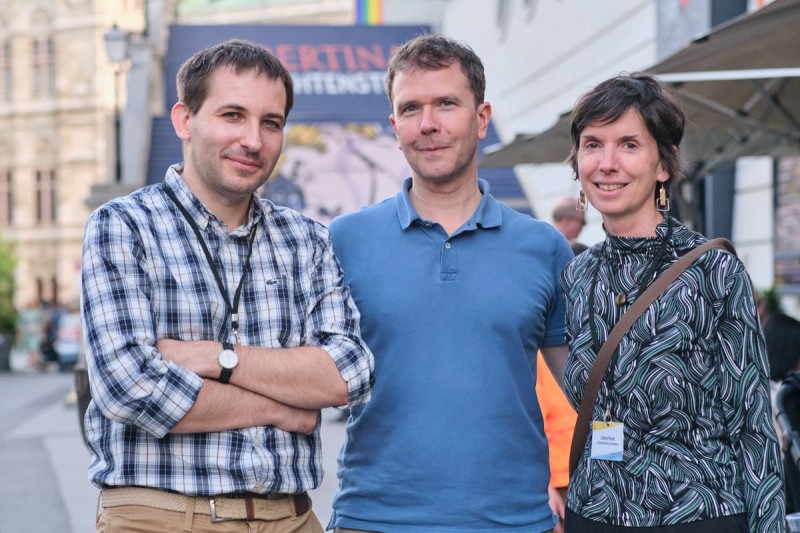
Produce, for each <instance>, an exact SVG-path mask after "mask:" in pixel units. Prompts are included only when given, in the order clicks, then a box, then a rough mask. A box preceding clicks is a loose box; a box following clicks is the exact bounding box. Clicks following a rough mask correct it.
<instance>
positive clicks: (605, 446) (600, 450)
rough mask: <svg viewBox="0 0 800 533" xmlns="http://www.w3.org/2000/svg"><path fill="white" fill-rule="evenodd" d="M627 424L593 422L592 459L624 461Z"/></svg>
mask: <svg viewBox="0 0 800 533" xmlns="http://www.w3.org/2000/svg"><path fill="white" fill-rule="evenodd" d="M624 450H625V425H624V424H623V423H622V422H602V421H599V420H598V421H595V422H592V456H591V457H592V459H601V460H603V461H622V452H623V451H624Z"/></svg>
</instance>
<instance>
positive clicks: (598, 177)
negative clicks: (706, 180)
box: [577, 108, 669, 237]
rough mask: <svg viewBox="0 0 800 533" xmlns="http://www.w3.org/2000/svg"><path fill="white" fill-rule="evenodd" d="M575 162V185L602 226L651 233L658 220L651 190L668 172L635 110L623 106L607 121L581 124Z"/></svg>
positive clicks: (616, 230)
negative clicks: (576, 171) (614, 118)
mask: <svg viewBox="0 0 800 533" xmlns="http://www.w3.org/2000/svg"><path fill="white" fill-rule="evenodd" d="M577 163H578V178H579V179H580V183H581V188H582V189H583V191H584V193H585V194H586V197H587V198H588V200H589V202H590V203H591V204H592V206H594V208H595V209H597V210H598V211H599V212H600V214H601V215H602V216H603V223H604V224H605V226H606V230H607V231H609V232H610V233H612V234H614V235H619V236H629V237H646V236H652V235H655V227H656V225H658V223H659V222H660V221H661V219H662V216H661V214H660V213H659V212H658V209H657V208H656V204H655V189H656V185H657V183H658V182H662V183H663V182H665V181H667V180H668V179H669V174H668V173H667V171H666V170H665V168H664V165H663V164H662V162H661V158H660V155H659V151H658V144H657V143H656V140H655V139H654V138H653V136H652V135H651V134H650V132H649V131H648V130H647V127H646V126H645V123H644V121H643V120H642V117H641V116H640V115H639V112H638V111H636V110H635V109H633V108H629V109H628V110H627V111H625V113H623V114H622V115H621V116H620V117H619V118H618V119H617V120H615V121H613V122H610V123H608V124H589V125H588V126H586V128H584V130H583V131H582V132H581V134H580V145H579V148H578V154H577Z"/></svg>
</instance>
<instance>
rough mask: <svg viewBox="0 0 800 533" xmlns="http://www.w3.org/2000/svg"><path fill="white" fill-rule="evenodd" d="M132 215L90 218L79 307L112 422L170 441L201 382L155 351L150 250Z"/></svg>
mask: <svg viewBox="0 0 800 533" xmlns="http://www.w3.org/2000/svg"><path fill="white" fill-rule="evenodd" d="M138 235H139V234H138V232H137V231H136V224H135V223H134V221H133V219H131V218H130V217H129V216H128V215H125V214H123V213H120V212H116V211H114V210H113V208H111V207H104V208H101V209H99V210H98V211H96V212H95V213H93V214H92V216H91V218H90V220H89V223H88V225H87V227H86V232H85V235H84V243H83V260H82V294H81V296H82V297H81V307H82V313H83V320H84V337H85V338H84V340H85V344H86V356H87V366H88V370H89V380H90V385H91V391H92V399H93V402H94V403H95V405H96V406H97V407H98V409H99V410H100V412H101V413H102V414H103V416H105V417H106V418H108V419H109V420H112V421H114V422H118V423H122V424H128V425H134V426H137V427H139V428H141V429H142V430H144V431H146V432H148V433H149V434H151V435H153V436H155V437H162V436H164V435H166V434H167V433H168V432H169V431H170V430H171V429H172V428H173V427H174V426H175V424H177V423H178V421H179V420H180V419H181V418H183V416H184V415H185V414H186V412H187V411H188V410H189V409H190V408H191V407H192V405H193V404H194V401H195V399H196V397H197V394H198V392H199V391H200V388H201V386H202V384H203V380H202V378H200V377H199V376H197V375H196V374H194V373H192V372H190V371H188V370H186V369H184V368H182V367H180V366H178V365H175V364H171V363H167V362H165V361H163V360H162V359H161V356H160V354H159V353H158V352H157V350H156V348H155V344H156V340H157V337H156V332H155V318H154V311H153V301H152V300H153V298H154V295H153V287H152V284H151V280H150V279H149V275H148V262H147V254H146V247H145V246H144V245H143V243H142V242H141V239H140V238H139V236H138Z"/></svg>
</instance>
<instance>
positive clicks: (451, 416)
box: [329, 178, 572, 533]
mask: <svg viewBox="0 0 800 533" xmlns="http://www.w3.org/2000/svg"><path fill="white" fill-rule="evenodd" d="M479 186H480V189H481V192H482V193H483V198H482V200H481V202H480V205H479V206H478V208H477V210H476V211H475V214H474V215H473V216H472V217H471V218H470V219H469V220H468V221H467V222H466V223H465V224H464V225H463V226H462V227H461V228H460V229H458V230H457V231H456V232H454V233H453V234H452V235H450V236H448V235H447V234H446V232H445V231H444V229H443V228H442V227H441V226H439V225H438V224H436V223H433V222H429V221H425V220H423V219H421V218H420V217H419V216H418V215H417V213H416V212H415V211H414V208H413V206H412V205H411V201H410V198H409V196H408V190H409V188H410V187H411V179H410V178H409V179H407V180H406V181H405V183H404V186H403V190H402V191H401V192H400V193H399V194H398V195H397V196H396V197H395V198H393V199H389V200H385V201H384V202H382V203H379V204H377V205H375V206H372V207H368V208H365V209H362V210H360V211H359V212H357V213H353V214H350V215H346V216H343V217H340V218H337V219H336V220H334V221H333V222H332V223H331V228H330V229H331V233H332V235H333V239H334V247H335V250H336V254H337V256H338V257H339V260H340V261H341V264H342V267H343V270H344V275H345V281H346V283H347V284H348V285H349V286H350V288H351V290H352V293H353V297H354V299H355V302H356V305H357V306H358V308H359V310H360V311H361V333H362V336H363V338H364V340H366V342H367V344H368V346H369V347H370V348H371V350H372V352H373V353H374V355H375V379H376V381H375V385H374V387H373V391H372V400H371V402H370V403H369V404H366V405H360V406H357V407H355V408H354V409H353V411H352V417H351V418H350V420H349V422H348V424H347V439H346V441H345V444H344V447H343V448H342V452H341V454H340V457H339V472H338V475H339V491H338V493H337V495H336V497H335V499H334V503H333V516H332V518H331V523H330V525H329V527H330V528H333V527H337V526H338V527H345V528H354V529H363V530H369V531H383V532H409V531H410V532H415V531H416V532H422V531H425V532H434V531H441V532H444V531H447V532H450V533H452V532H453V531H480V532H494V531H498V532H499V531H503V532H508V531H525V532H528V531H530V532H539V531H545V530H548V529H550V528H552V527H553V525H554V520H553V515H552V513H551V511H550V508H549V506H548V496H547V484H548V480H549V466H548V454H547V439H546V438H545V435H544V429H543V426H542V416H541V412H540V410H539V405H538V402H537V400H536V392H535V381H536V352H537V349H538V348H539V347H540V346H551V345H558V344H564V343H565V339H564V302H563V298H562V293H561V288H560V284H559V274H560V273H561V271H562V270H563V268H564V266H565V265H566V264H567V262H568V261H569V260H570V259H571V258H572V251H571V250H570V248H569V245H568V244H567V241H566V240H565V239H564V237H563V236H562V235H561V234H560V233H559V232H558V231H556V230H555V229H554V228H553V227H552V226H550V225H549V224H546V223H544V222H541V221H538V220H535V219H533V218H531V217H529V216H527V215H523V214H521V213H518V212H516V211H514V210H512V209H511V208H509V207H507V206H505V205H503V204H500V203H499V202H497V201H496V200H495V199H494V198H493V197H492V196H491V195H490V194H489V185H488V184H487V183H486V182H485V181H483V180H479Z"/></svg>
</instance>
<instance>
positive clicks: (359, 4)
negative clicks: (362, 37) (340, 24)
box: [356, 0, 383, 26]
mask: <svg viewBox="0 0 800 533" xmlns="http://www.w3.org/2000/svg"><path fill="white" fill-rule="evenodd" d="M382 22H383V0H356V24H358V25H359V26H378V25H380V24H381V23H382Z"/></svg>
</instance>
